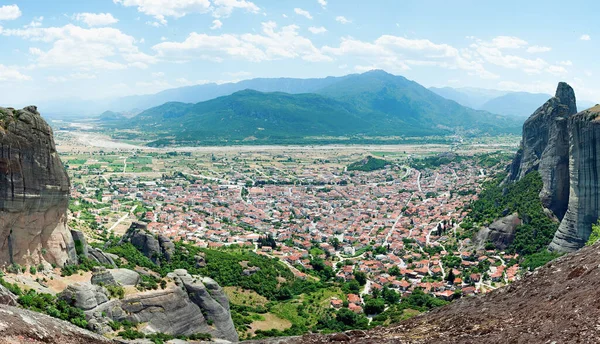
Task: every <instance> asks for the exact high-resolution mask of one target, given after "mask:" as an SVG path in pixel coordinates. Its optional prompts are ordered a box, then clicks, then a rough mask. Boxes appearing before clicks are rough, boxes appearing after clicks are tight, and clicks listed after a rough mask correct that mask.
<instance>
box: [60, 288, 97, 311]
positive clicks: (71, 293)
mask: <svg viewBox="0 0 600 344" xmlns="http://www.w3.org/2000/svg"><path fill="white" fill-rule="evenodd" d="M59 298H60V299H61V300H65V301H66V302H67V303H68V304H70V305H72V306H75V307H77V308H79V309H82V310H84V311H89V310H92V309H94V308H96V307H98V306H99V305H102V304H104V303H106V302H108V292H107V291H106V289H104V288H103V287H101V286H97V285H93V284H90V283H76V284H71V285H69V286H68V287H67V288H66V289H65V290H63V291H62V292H61V293H60V294H59Z"/></svg>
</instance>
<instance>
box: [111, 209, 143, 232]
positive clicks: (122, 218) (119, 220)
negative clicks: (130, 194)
mask: <svg viewBox="0 0 600 344" xmlns="http://www.w3.org/2000/svg"><path fill="white" fill-rule="evenodd" d="M135 208H137V204H136V205H134V206H133V207H131V210H130V211H129V213H127V214H125V215H123V216H121V218H120V219H118V220H117V222H115V223H114V224H113V225H112V226H110V228H109V229H108V231H109V232H111V231H112V230H113V229H115V227H117V226H118V225H119V223H121V222H123V221H125V219H127V218H128V217H129V215H131V214H133V212H134V211H135Z"/></svg>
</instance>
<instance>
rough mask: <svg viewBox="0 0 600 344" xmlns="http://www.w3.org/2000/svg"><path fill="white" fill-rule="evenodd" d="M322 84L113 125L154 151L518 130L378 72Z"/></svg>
mask: <svg viewBox="0 0 600 344" xmlns="http://www.w3.org/2000/svg"><path fill="white" fill-rule="evenodd" d="M319 80H323V79H319ZM325 80H328V81H332V80H335V81H336V82H335V83H332V84H330V85H329V86H327V87H324V88H322V89H320V90H317V91H316V92H315V93H305V94H289V93H282V92H274V93H263V92H258V91H254V90H244V91H240V92H236V93H234V94H232V95H230V96H224V97H219V98H216V99H212V100H209V101H205V102H201V103H197V104H186V103H176V102H171V103H166V104H163V105H161V106H158V107H155V108H152V109H148V110H146V111H144V112H142V113H141V114H139V115H138V116H136V117H134V118H132V119H130V120H125V121H121V122H120V123H119V125H118V127H119V128H122V129H138V130H141V131H142V132H145V133H150V134H152V135H153V137H152V139H154V140H157V141H156V142H154V143H153V144H154V145H165V144H171V143H185V144H236V143H238V144H239V143H299V142H305V143H306V142H312V141H311V139H314V138H315V137H338V138H340V137H344V138H345V139H348V138H351V137H353V136H360V137H365V136H370V137H391V136H405V137H417V136H418V137H422V136H431V135H448V134H453V133H455V132H456V131H459V132H461V133H462V134H477V135H481V134H498V133H508V132H511V133H517V132H519V131H520V124H519V123H518V122H516V121H513V120H511V119H508V118H505V117H502V116H498V115H494V114H491V113H487V112H483V111H475V110H472V109H469V108H466V107H463V106H461V105H459V104H458V103H456V102H454V101H450V100H447V99H445V98H443V97H440V96H438V95H436V94H434V93H433V92H431V91H429V90H427V89H426V88H424V87H422V86H420V85H419V84H417V83H415V82H413V81H410V80H407V79H405V78H403V77H399V76H393V75H391V74H387V73H385V72H383V71H374V72H368V73H364V74H361V75H351V76H347V77H344V78H338V79H331V80H330V79H325Z"/></svg>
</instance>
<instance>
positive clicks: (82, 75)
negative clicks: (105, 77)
mask: <svg viewBox="0 0 600 344" xmlns="http://www.w3.org/2000/svg"><path fill="white" fill-rule="evenodd" d="M70 76H71V78H72V79H76V80H92V79H96V74H91V73H72V74H71V75H70Z"/></svg>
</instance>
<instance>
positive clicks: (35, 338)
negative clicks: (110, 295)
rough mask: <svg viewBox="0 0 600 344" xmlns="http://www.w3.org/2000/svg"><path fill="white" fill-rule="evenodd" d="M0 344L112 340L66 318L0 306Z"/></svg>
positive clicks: (88, 343) (78, 343) (91, 343)
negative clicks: (80, 326) (78, 325)
mask: <svg viewBox="0 0 600 344" xmlns="http://www.w3.org/2000/svg"><path fill="white" fill-rule="evenodd" d="M0 343H10V344H17V343H61V344H104V343H114V342H113V341H111V340H109V339H107V338H104V337H102V336H100V335H97V334H95V333H92V332H90V331H87V330H84V329H82V328H79V327H77V326H75V325H73V324H71V323H69V322H67V321H63V320H60V319H56V318H52V317H49V316H47V315H45V314H41V313H37V312H32V311H28V310H25V309H21V308H16V307H11V306H5V305H0Z"/></svg>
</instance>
